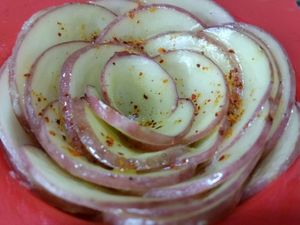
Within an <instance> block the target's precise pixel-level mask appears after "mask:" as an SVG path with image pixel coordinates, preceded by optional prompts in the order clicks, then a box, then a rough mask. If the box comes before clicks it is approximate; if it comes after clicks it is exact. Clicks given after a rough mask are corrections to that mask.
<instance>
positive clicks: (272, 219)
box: [0, 0, 300, 225]
mask: <svg viewBox="0 0 300 225" xmlns="http://www.w3.org/2000/svg"><path fill="white" fill-rule="evenodd" d="M64 2H66V0H0V64H2V63H3V62H4V60H5V59H6V58H7V57H8V56H9V55H10V53H11V49H12V47H13V44H14V41H15V38H16V35H17V33H18V31H19V29H20V27H21V25H22V23H23V22H24V21H25V20H26V19H28V18H29V17H30V16H31V15H32V14H33V13H34V12H36V11H37V10H40V9H42V8H45V7H48V6H52V5H57V4H61V3H64ZM195 2H197V1H196V0H195ZM218 2H219V3H220V4H221V5H223V6H224V7H225V8H226V9H227V10H228V11H230V12H231V13H232V15H234V16H235V17H236V18H237V19H238V20H240V21H243V22H248V23H251V24H254V25H257V26H260V27H262V28H264V29H265V30H267V31H269V32H270V33H272V34H273V35H274V36H275V37H276V38H277V39H278V40H279V41H280V42H281V43H282V45H283V46H284V47H285V48H286V50H287V52H288V54H289V56H290V58H291V60H292V63H293V65H294V68H295V70H296V75H297V84H298V87H299V88H298V90H297V98H298V100H300V8H298V7H297V6H296V0H218ZM0 148H1V147H0ZM9 171H10V170H9V167H8V164H7V162H6V160H5V158H4V155H3V152H2V151H0V225H4V224H5V225H92V224H94V223H92V222H86V221H82V220H80V219H77V218H74V217H72V216H70V215H66V214H64V213H62V212H60V211H58V210H57V209H55V208H53V207H51V206H49V205H47V203H44V202H42V201H41V200H39V199H38V198H36V197H35V196H33V195H32V194H31V193H30V192H29V191H28V190H26V189H25V188H23V187H22V186H20V185H19V184H18V183H17V181H15V180H14V179H13V178H12V177H11V176H10V174H9ZM253 224H255V225H265V224H270V225H300V159H299V160H297V162H296V163H295V164H294V165H293V166H292V167H291V168H290V169H289V170H288V172H286V173H284V174H283V175H282V176H281V177H280V178H279V179H277V180H276V181H274V182H273V183H272V184H271V185H269V186H268V187H267V188H265V189H264V190H263V191H262V192H260V193H259V194H258V195H256V196H255V197H254V198H252V199H250V200H248V201H247V202H245V203H243V204H242V205H241V206H239V207H238V208H237V209H236V210H235V211H234V212H233V213H232V214H231V215H230V216H229V217H228V218H227V219H225V220H224V221H222V222H221V223H220V225H253Z"/></svg>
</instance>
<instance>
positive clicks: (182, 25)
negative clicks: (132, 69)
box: [97, 5, 203, 42]
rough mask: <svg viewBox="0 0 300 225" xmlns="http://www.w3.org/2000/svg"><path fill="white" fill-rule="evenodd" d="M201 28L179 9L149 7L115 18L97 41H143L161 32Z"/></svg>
mask: <svg viewBox="0 0 300 225" xmlns="http://www.w3.org/2000/svg"><path fill="white" fill-rule="evenodd" d="M162 21H163V23H162ZM202 28H203V27H202V25H201V24H200V23H199V21H198V20H197V19H196V18H195V17H193V16H191V15H190V14H189V13H188V12H187V11H185V10H183V9H181V8H177V7H174V6H166V5H149V6H145V7H142V8H138V9H137V10H133V11H130V12H129V13H127V14H126V15H123V16H121V17H119V18H117V19H116V20H115V21H113V22H112V23H111V24H110V25H109V26H108V27H107V28H106V30H105V32H104V33H103V34H102V35H101V36H100V37H99V39H98V40H97V41H98V42H105V41H110V40H114V39H118V40H121V41H143V40H146V39H148V38H149V37H151V36H154V35H157V34H159V33H162V32H168V31H197V30H201V29H202Z"/></svg>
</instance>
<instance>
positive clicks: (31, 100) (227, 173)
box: [0, 0, 300, 225]
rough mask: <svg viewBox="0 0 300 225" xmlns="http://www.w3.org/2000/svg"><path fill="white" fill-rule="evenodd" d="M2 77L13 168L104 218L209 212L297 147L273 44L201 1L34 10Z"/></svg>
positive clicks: (286, 160) (71, 206)
mask: <svg viewBox="0 0 300 225" xmlns="http://www.w3.org/2000/svg"><path fill="white" fill-rule="evenodd" d="M74 12H76V13H74ZM0 86H1V87H2V92H3V93H4V94H3V95H1V97H0V104H1V111H2V112H3V117H1V119H0V133H1V140H2V142H3V144H4V146H5V148H6V152H7V154H8V156H9V159H10V161H11V163H12V165H13V166H14V168H15V169H16V170H17V171H18V172H19V173H20V174H21V176H22V178H23V179H24V180H25V181H26V182H27V183H28V185H29V186H30V187H31V188H32V189H34V190H39V191H40V192H42V193H43V194H44V196H47V198H49V196H52V197H51V198H52V201H57V202H58V203H57V204H58V205H59V204H60V203H62V202H63V203H64V204H63V206H62V207H63V210H66V211H71V212H73V213H74V212H81V213H85V212H89V213H92V214H97V215H99V214H101V215H102V216H101V219H102V220H103V221H104V222H106V223H108V224H161V225H166V224H170V225H171V224H172V225H174V224H202V223H205V224H207V223H212V222H214V221H215V220H216V219H217V218H221V216H223V215H225V214H226V213H227V212H229V211H231V210H232V208H233V207H235V206H236V205H237V203H238V202H239V201H240V199H241V198H244V199H245V198H248V197H249V196H252V195H254V194H255V193H256V192H258V191H259V190H261V189H262V188H263V187H264V186H265V185H266V184H267V183H268V182H270V181H271V180H273V179H274V178H275V177H277V176H278V175H279V174H280V173H282V172H283V171H284V170H285V169H286V168H287V167H288V166H289V165H290V164H291V163H292V162H293V160H294V159H295V158H296V157H297V155H298V153H299V151H298V149H297V146H298V140H299V129H300V120H299V119H300V118H299V109H298V107H297V105H296V104H295V77H294V72H293V69H292V66H291V65H290V63H289V59H288V57H287V55H286V54H285V51H284V50H283V48H282V47H281V46H280V44H279V43H278V42H277V41H276V40H275V39H274V38H273V37H272V36H271V35H270V34H268V33H266V32H265V31H263V30H262V29H260V28H257V27H255V26H253V25H249V24H244V23H240V22H236V21H235V20H234V19H233V17H232V16H231V15H230V14H229V13H228V12H227V11H226V10H225V9H223V8H221V7H220V6H219V5H217V4H216V3H214V2H213V1H209V0H198V1H196V0H186V1H181V0H143V1H128V0H98V1H93V2H89V3H73V4H66V5H63V6H57V7H52V8H49V9H46V10H44V11H40V12H38V13H37V14H35V15H33V16H32V17H31V18H30V20H28V21H27V22H26V23H25V24H24V26H23V28H22V30H21V32H20V34H19V36H18V39H17V41H16V45H15V48H14V50H13V54H12V56H11V58H10V59H9V60H8V61H7V62H6V63H5V64H4V65H3V67H2V69H1V77H0ZM258 162H259V163H258ZM53 199H55V200H53ZM66 205H67V206H68V207H66Z"/></svg>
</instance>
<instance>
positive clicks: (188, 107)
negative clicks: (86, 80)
mask: <svg viewBox="0 0 300 225" xmlns="http://www.w3.org/2000/svg"><path fill="white" fill-rule="evenodd" d="M85 97H86V100H87V101H88V102H89V104H90V106H91V108H92V109H93V110H94V111H95V113H96V114H97V115H98V116H99V117H100V118H101V119H103V120H104V121H105V122H107V123H108V124H109V125H110V126H112V127H114V128H115V129H117V130H119V131H120V132H122V133H123V134H125V135H126V136H128V137H130V138H133V139H134V140H137V141H139V142H142V143H148V144H154V143H155V144H156V145H160V144H161V145H162V144H165V143H166V142H167V141H166V140H164V139H169V143H170V144H173V143H175V139H173V140H172V137H174V138H176V137H177V136H178V135H180V136H183V135H184V134H185V133H187V132H188V129H189V128H190V125H191V123H192V121H193V117H194V106H193V104H192V102H191V101H188V100H186V99H180V100H179V101H178V106H177V108H176V110H175V111H174V112H173V113H172V114H171V115H170V117H168V118H166V119H165V120H164V121H161V123H160V124H159V126H161V127H160V128H159V129H157V128H154V127H153V125H154V124H152V125H150V124H149V125H148V126H142V125H140V124H139V123H138V122H137V121H135V120H132V119H130V118H128V117H126V116H124V115H122V114H120V113H119V112H118V111H116V110H114V109H113V108H112V107H110V106H109V105H107V104H105V103H104V102H103V101H101V100H100V99H99V97H98V93H97V91H96V90H95V88H93V87H90V86H89V87H88V88H87V91H86V95H85ZM186 118H188V119H186ZM161 139H162V140H164V141H163V143H160V141H161Z"/></svg>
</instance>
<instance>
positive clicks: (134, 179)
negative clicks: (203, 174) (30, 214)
mask: <svg viewBox="0 0 300 225" xmlns="http://www.w3.org/2000/svg"><path fill="white" fill-rule="evenodd" d="M82 116H84V115H82ZM90 116H92V115H87V117H90ZM43 119H45V121H46V122H45V123H43V124H41V126H40V130H39V132H38V135H37V139H38V141H39V142H40V144H41V145H42V147H43V148H44V149H45V151H46V152H47V153H48V155H49V156H50V157H51V158H52V159H53V160H54V161H55V162H56V163H57V164H58V165H59V166H60V167H62V168H63V169H65V170H67V171H68V172H69V173H70V174H72V175H74V176H76V177H79V178H81V179H84V180H86V181H89V182H91V183H94V184H98V185H101V186H105V187H111V188H114V189H119V190H128V191H130V190H133V191H137V192H143V191H145V190H147V189H149V188H151V187H155V186H166V185H168V184H169V183H177V182H180V181H181V180H185V179H188V178H189V177H190V176H192V174H193V165H184V166H181V167H179V168H177V169H174V170H157V171H154V172H151V171H150V172H149V173H143V174H138V173H137V171H136V170H135V169H134V168H129V167H127V168H126V167H125V165H126V163H128V162H127V161H126V159H124V158H123V157H119V158H116V159H115V160H116V162H117V163H119V167H112V169H109V168H105V167H102V166H101V165H99V164H97V163H94V162H90V161H89V160H88V159H87V158H86V154H88V153H87V152H83V153H82V152H81V153H80V152H78V151H77V149H75V148H74V147H72V145H70V144H69V143H68V142H67V141H66V138H65V137H66V133H65V129H64V127H63V124H61V123H60V122H58V121H61V113H60V110H59V104H58V102H54V103H51V104H49V106H48V107H47V108H46V110H45V111H44V114H43ZM87 126H88V124H87ZM106 126H107V127H108V125H106ZM79 129H84V128H83V126H80V127H79ZM110 129H111V130H110V132H109V133H108V134H106V133H104V135H105V137H104V139H105V140H104V141H103V143H108V141H107V138H108V137H110V139H109V140H110V141H111V142H110V143H112V144H113V146H116V145H117V144H119V143H117V142H116V141H117V140H116V141H115V139H114V138H115V136H117V134H116V133H115V130H113V129H112V128H110ZM98 132H99V133H100V134H99V135H100V136H101V133H102V131H101V130H98ZM103 132H105V131H103ZM107 146H108V147H109V146H110V144H107ZM102 148H105V147H104V146H103V147H102ZM117 148H118V147H117ZM114 150H115V148H113V147H111V148H107V149H106V150H104V151H103V154H102V155H100V154H99V157H100V158H99V161H101V162H103V163H104V164H106V165H107V164H108V165H109V163H105V161H108V160H109V159H108V157H109V153H108V152H109V151H114ZM117 150H119V149H117ZM116 155H117V153H116ZM101 157H103V158H101ZM118 159H120V160H118ZM123 166H124V167H123ZM167 177H168V180H166V178H167Z"/></svg>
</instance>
